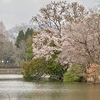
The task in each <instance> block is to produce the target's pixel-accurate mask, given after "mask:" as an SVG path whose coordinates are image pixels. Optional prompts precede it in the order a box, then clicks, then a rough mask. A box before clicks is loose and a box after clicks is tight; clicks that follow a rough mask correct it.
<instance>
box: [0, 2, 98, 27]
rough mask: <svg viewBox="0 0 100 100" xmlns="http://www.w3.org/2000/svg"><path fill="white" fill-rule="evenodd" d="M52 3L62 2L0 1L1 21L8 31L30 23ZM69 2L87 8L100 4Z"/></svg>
mask: <svg viewBox="0 0 100 100" xmlns="http://www.w3.org/2000/svg"><path fill="white" fill-rule="evenodd" d="M51 1H60V0H0V21H2V22H3V23H4V25H5V26H6V29H9V28H12V27H14V26H15V25H20V24H21V23H28V22H29V21H30V20H31V18H32V16H35V15H36V14H38V13H39V9H40V8H41V7H43V6H45V5H46V4H49V3H50V2H51ZM66 1H68V2H76V1H77V2H78V3H79V4H82V5H84V6H85V7H86V8H88V7H92V6H95V5H97V4H98V2H97V1H98V0H66Z"/></svg>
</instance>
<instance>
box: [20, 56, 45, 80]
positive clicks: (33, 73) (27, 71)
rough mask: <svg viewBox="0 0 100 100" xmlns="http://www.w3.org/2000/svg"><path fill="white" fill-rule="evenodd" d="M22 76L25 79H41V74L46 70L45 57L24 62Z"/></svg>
mask: <svg viewBox="0 0 100 100" xmlns="http://www.w3.org/2000/svg"><path fill="white" fill-rule="evenodd" d="M22 67H23V77H24V79H25V80H33V79H34V78H35V79H41V76H42V75H43V74H44V73H45V71H46V61H45V58H43V57H42V58H36V59H34V60H32V61H29V62H24V63H23V65H22Z"/></svg>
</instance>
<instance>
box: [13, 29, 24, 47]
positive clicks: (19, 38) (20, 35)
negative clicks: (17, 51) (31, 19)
mask: <svg viewBox="0 0 100 100" xmlns="http://www.w3.org/2000/svg"><path fill="white" fill-rule="evenodd" d="M24 39H25V35H24V32H23V30H21V31H19V34H18V36H17V39H16V42H15V45H16V47H18V48H19V47H20V46H19V45H20V43H21V41H22V40H24Z"/></svg>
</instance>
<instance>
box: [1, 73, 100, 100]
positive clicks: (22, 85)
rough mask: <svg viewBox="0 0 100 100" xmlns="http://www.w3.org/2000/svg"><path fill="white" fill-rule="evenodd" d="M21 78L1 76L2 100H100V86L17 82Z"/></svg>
mask: <svg viewBox="0 0 100 100" xmlns="http://www.w3.org/2000/svg"><path fill="white" fill-rule="evenodd" d="M7 76H8V78H9V80H8V79H7ZM3 77H4V80H2V79H3ZM21 77H22V76H21V75H6V79H5V75H0V100H100V85H90V84H85V83H62V82H24V81H23V80H17V79H18V78H21ZM10 78H11V80H10ZM14 78H15V79H14ZM13 79H14V80H13Z"/></svg>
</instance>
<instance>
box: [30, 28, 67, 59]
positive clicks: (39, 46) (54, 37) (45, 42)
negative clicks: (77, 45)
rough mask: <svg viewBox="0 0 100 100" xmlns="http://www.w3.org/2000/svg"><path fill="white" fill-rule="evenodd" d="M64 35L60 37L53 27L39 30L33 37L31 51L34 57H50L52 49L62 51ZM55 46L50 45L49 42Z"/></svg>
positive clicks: (64, 43) (52, 52) (64, 42)
mask: <svg viewBox="0 0 100 100" xmlns="http://www.w3.org/2000/svg"><path fill="white" fill-rule="evenodd" d="M65 40H66V37H65V36H63V37H60V36H59V32H58V31H57V30H55V29H49V30H47V31H46V30H44V31H41V32H40V33H39V34H37V35H36V36H34V38H33V45H32V46H33V53H34V58H38V57H45V58H46V59H49V58H51V55H52V54H54V51H62V48H63V46H64V45H66V41H65ZM52 41H53V43H54V44H55V46H52V45H50V44H51V43H52Z"/></svg>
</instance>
